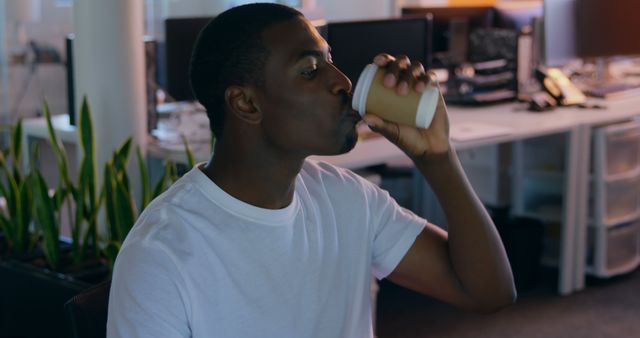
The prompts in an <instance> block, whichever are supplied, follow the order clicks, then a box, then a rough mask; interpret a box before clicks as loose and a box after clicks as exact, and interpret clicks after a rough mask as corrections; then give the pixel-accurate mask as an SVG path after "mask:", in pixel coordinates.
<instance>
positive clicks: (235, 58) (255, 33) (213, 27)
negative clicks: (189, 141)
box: [189, 3, 302, 138]
mask: <svg viewBox="0 0 640 338" xmlns="http://www.w3.org/2000/svg"><path fill="white" fill-rule="evenodd" d="M298 16H302V13H300V12H299V11H297V10H295V9H293V8H291V7H287V6H284V5H279V4H273V3H254V4H248V5H242V6H238V7H234V8H231V9H229V10H227V11H225V12H223V13H221V14H220V15H218V16H217V17H215V18H214V19H213V20H211V21H210V22H209V23H208V24H207V25H206V26H205V28H203V29H202V31H201V32H200V34H199V36H198V39H197V40H196V44H195V46H194V49H193V54H192V56H191V64H190V67H189V78H190V81H191V89H192V91H193V93H194V96H195V97H196V99H197V100H198V101H199V102H200V103H201V104H202V105H203V106H204V107H205V109H206V110H207V116H208V117H209V125H210V128H211V131H212V132H213V134H214V135H215V136H216V137H218V138H219V137H221V136H222V129H223V126H224V115H225V113H224V111H225V97H224V95H225V94H224V93H225V90H226V89H227V88H228V87H229V86H231V85H247V84H255V85H261V84H262V83H263V81H264V75H263V70H264V65H265V62H266V59H267V57H268V55H269V51H268V49H267V48H266V47H265V46H264V44H263V43H262V33H263V32H264V30H265V29H266V28H268V27H270V26H272V25H273V24H276V23H279V22H284V21H288V20H290V19H293V18H294V17H298Z"/></svg>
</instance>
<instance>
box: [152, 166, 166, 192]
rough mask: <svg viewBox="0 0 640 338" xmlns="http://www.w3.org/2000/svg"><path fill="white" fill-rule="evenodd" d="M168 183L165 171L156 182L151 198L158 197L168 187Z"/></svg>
mask: <svg viewBox="0 0 640 338" xmlns="http://www.w3.org/2000/svg"><path fill="white" fill-rule="evenodd" d="M166 184H167V173H166V171H165V172H164V173H163V174H162V176H161V177H160V180H158V182H156V185H155V186H154V188H153V192H152V194H151V198H150V199H154V198H156V197H158V196H159V195H160V194H162V192H164V191H165V189H166Z"/></svg>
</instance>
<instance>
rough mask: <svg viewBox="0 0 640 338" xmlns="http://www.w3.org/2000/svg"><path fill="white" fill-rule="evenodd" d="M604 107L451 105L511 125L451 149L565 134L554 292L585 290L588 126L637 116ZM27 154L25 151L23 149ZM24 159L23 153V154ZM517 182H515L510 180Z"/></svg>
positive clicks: (361, 148) (345, 162)
mask: <svg viewBox="0 0 640 338" xmlns="http://www.w3.org/2000/svg"><path fill="white" fill-rule="evenodd" d="M606 104H607V105H608V108H607V109H580V108H574V107H570V108H558V109H556V110H554V111H551V112H545V113H532V112H528V111H525V110H524V108H523V106H522V105H520V104H502V105H496V106H487V107H474V108H461V107H450V108H449V119H450V122H451V125H455V124H461V123H467V122H477V123H487V124H491V125H496V126H503V127H507V128H509V129H510V131H511V133H509V134H507V135H500V136H494V137H487V138H483V139H476V140H469V141H464V142H456V141H454V142H453V144H454V147H455V148H456V149H458V150H464V149H469V148H474V147H479V146H484V145H492V144H499V143H505V142H513V141H519V140H525V139H528V138H533V137H537V136H544V135H552V134H556V133H567V134H568V136H569V137H568V141H569V142H568V145H567V159H566V166H565V171H566V175H565V176H566V178H567V179H566V181H565V187H564V203H563V216H562V233H561V249H560V261H559V273H560V276H559V277H560V278H559V281H558V291H559V293H561V294H569V293H572V292H574V291H577V290H581V289H583V288H584V280H585V256H586V241H587V238H586V237H587V235H586V227H587V217H588V191H589V190H588V184H589V167H590V166H589V161H590V142H591V129H592V127H594V126H597V125H599V124H607V123H614V122H618V121H623V120H627V119H630V118H633V117H634V116H636V115H640V97H639V98H634V99H627V100H624V101H614V102H607V103H606ZM53 124H54V128H55V129H56V132H57V133H58V136H59V137H60V139H62V141H64V142H76V141H77V135H76V131H75V127H72V126H69V125H68V118H66V120H65V115H60V116H55V117H54V118H53ZM23 128H24V134H25V136H24V137H25V142H24V143H23V144H24V145H25V146H27V144H28V143H27V142H26V140H27V139H29V138H30V137H40V138H47V131H46V124H45V123H44V120H43V119H29V120H25V122H24V124H23ZM149 149H150V153H153V154H155V155H156V156H161V157H163V158H171V159H173V160H176V161H180V160H181V159H184V158H185V156H184V154H181V153H180V151H179V149H172V150H166V149H161V147H158V146H157V144H156V145H154V144H150V145H149ZM193 150H194V156H195V157H196V159H197V160H207V159H208V157H209V150H208V147H201V148H197V149H193ZM25 154H28V152H25ZM404 157H405V155H404V153H402V152H401V151H400V150H399V149H398V148H396V147H395V146H394V145H392V144H391V143H390V142H388V141H386V140H385V139H383V138H375V139H369V140H366V141H364V142H361V143H358V144H357V145H356V147H355V149H353V150H352V151H351V152H349V153H348V154H344V155H339V156H332V157H315V158H319V159H322V160H325V161H328V162H331V163H333V164H335V165H338V166H341V167H345V168H350V169H357V168H362V167H366V166H370V165H376V164H382V163H386V162H389V161H393V160H397V159H401V158H404ZM24 158H25V160H28V156H24ZM514 183H515V184H517V183H518V182H514Z"/></svg>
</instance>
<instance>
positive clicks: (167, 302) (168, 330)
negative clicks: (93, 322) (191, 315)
mask: <svg viewBox="0 0 640 338" xmlns="http://www.w3.org/2000/svg"><path fill="white" fill-rule="evenodd" d="M145 243H147V242H143V243H136V245H135V246H134V245H131V246H125V247H123V249H122V250H121V251H120V253H119V254H118V258H117V259H116V264H115V267H114V272H113V278H112V282H111V292H110V295H109V313H108V320H107V337H110V338H116V337H149V338H151V337H153V338H155V337H190V336H191V333H190V329H189V324H188V316H187V311H186V308H187V307H186V305H185V304H186V303H185V302H184V295H183V294H182V292H181V290H180V288H179V286H178V283H177V282H176V281H177V280H179V279H180V274H179V273H178V270H177V268H176V266H175V264H174V263H173V262H172V260H171V259H170V257H169V255H168V254H167V253H166V251H165V250H163V249H162V248H161V247H155V246H152V245H150V244H146V245H145Z"/></svg>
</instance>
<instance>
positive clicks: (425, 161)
mask: <svg viewBox="0 0 640 338" xmlns="http://www.w3.org/2000/svg"><path fill="white" fill-rule="evenodd" d="M411 160H412V161H413V163H414V164H415V165H416V166H418V167H422V166H429V167H433V166H448V165H451V164H454V163H455V162H456V161H458V156H457V155H456V152H455V150H454V149H453V147H451V146H449V147H448V149H447V150H446V151H443V152H437V153H425V154H422V155H418V156H412V157H411Z"/></svg>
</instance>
